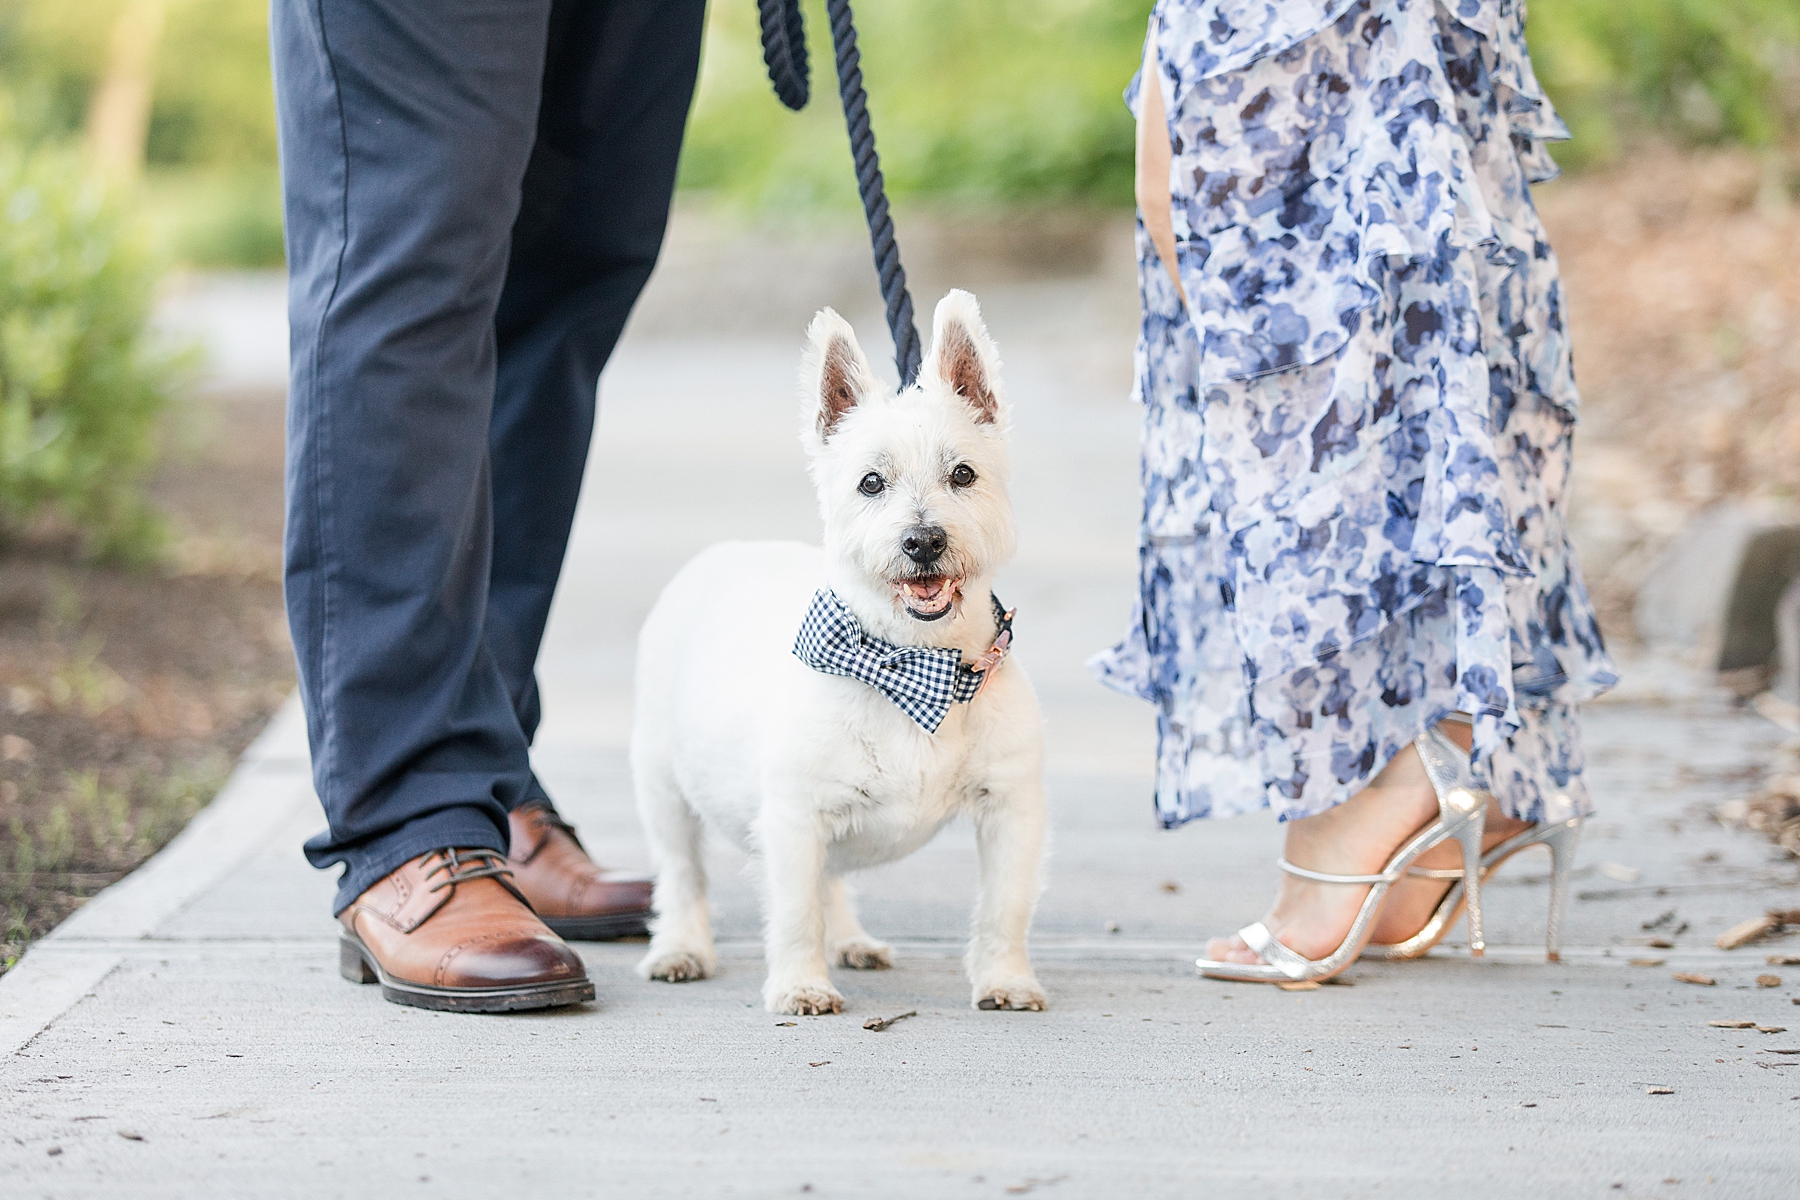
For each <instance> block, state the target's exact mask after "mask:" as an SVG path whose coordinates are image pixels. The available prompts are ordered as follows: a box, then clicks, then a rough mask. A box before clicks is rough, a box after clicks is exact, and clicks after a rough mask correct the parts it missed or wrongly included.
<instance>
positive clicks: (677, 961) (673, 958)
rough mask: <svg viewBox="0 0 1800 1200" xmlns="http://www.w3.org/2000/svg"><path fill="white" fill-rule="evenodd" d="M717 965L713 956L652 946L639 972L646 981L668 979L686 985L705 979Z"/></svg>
mask: <svg viewBox="0 0 1800 1200" xmlns="http://www.w3.org/2000/svg"><path fill="white" fill-rule="evenodd" d="M715 965H716V964H715V963H714V961H713V958H712V955H710V954H707V953H704V952H703V951H699V950H690V949H688V948H686V947H682V946H657V945H654V944H653V945H651V947H650V953H648V954H646V955H644V958H643V961H641V962H640V963H638V965H637V972H638V974H639V975H642V976H643V977H644V978H645V979H666V980H667V981H668V982H670V983H686V982H687V981H688V980H690V979H705V978H706V977H707V976H709V975H711V974H712V973H713V968H714V966H715Z"/></svg>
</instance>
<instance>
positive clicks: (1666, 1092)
mask: <svg viewBox="0 0 1800 1200" xmlns="http://www.w3.org/2000/svg"><path fill="white" fill-rule="evenodd" d="M1644 1093H1645V1094H1646V1095H1650V1096H1673V1095H1674V1094H1675V1089H1674V1088H1672V1087H1662V1086H1660V1085H1653V1086H1651V1087H1647V1088H1645V1089H1644Z"/></svg>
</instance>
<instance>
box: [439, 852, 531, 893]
mask: <svg viewBox="0 0 1800 1200" xmlns="http://www.w3.org/2000/svg"><path fill="white" fill-rule="evenodd" d="M431 857H434V858H436V859H437V861H436V862H435V863H433V864H432V865H431V866H428V867H426V868H425V878H426V880H428V881H429V880H430V879H431V877H432V876H433V875H437V874H439V873H440V872H447V874H446V875H445V877H444V878H443V879H440V880H438V882H436V883H434V884H432V885H431V887H430V888H428V889H426V890H428V891H433V892H440V891H443V890H444V889H445V888H447V887H455V886H456V885H457V884H459V883H468V882H469V881H470V880H473V879H498V880H500V882H501V883H503V884H506V886H507V890H508V891H512V890H513V888H512V885H511V883H510V882H509V881H510V880H511V877H512V870H511V868H509V867H508V866H507V865H506V859H504V858H503V857H501V856H500V855H499V854H498V853H497V852H495V851H493V850H459V849H457V848H456V847H454V846H448V847H445V848H444V849H442V850H436V851H433V852H432V855H431Z"/></svg>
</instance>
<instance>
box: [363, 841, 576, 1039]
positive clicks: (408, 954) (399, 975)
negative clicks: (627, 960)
mask: <svg viewBox="0 0 1800 1200" xmlns="http://www.w3.org/2000/svg"><path fill="white" fill-rule="evenodd" d="M509 874H510V872H508V871H507V869H506V863H505V860H503V859H502V858H501V857H500V856H499V855H498V854H496V853H495V852H494V851H492V850H455V849H445V850H434V851H432V852H431V853H430V854H424V855H421V856H419V857H418V858H415V859H413V860H412V861H411V862H409V863H406V864H404V865H402V866H401V867H400V868H399V869H397V870H396V871H394V872H393V874H391V875H389V876H388V877H387V878H385V879H383V880H382V881H381V882H380V883H377V884H376V885H375V886H374V887H372V888H370V889H369V890H368V891H366V892H364V893H363V894H362V895H360V896H358V897H357V898H356V902H355V903H354V904H352V905H351V906H350V907H349V908H346V909H345V910H344V911H343V913H342V914H341V915H340V916H339V918H338V919H339V920H340V921H341V922H343V926H344V936H343V939H342V943H341V945H340V947H339V953H338V970H339V973H341V974H342V975H343V977H344V978H345V979H348V980H349V981H350V982H351V983H379V984H381V994H382V996H383V997H384V998H385V999H388V1000H391V1001H393V1002H394V1003H395V1004H410V1005H412V1006H413V1007H414V1008H435V1009H444V1010H447V1011H450V1012H517V1011H519V1010H520V1009H527V1008H555V1007H557V1006H559V1005H563V1004H580V1003H581V1002H582V1001H584V1000H592V999H593V998H594V985H593V982H592V981H591V980H589V979H588V977H587V968H585V967H584V966H582V963H581V959H580V957H579V956H578V955H576V953H575V952H574V951H573V950H571V949H569V947H568V946H567V945H565V944H564V943H563V941H562V939H561V938H559V937H557V936H556V935H555V934H554V933H552V932H550V930H549V929H547V928H545V927H544V923H543V922H542V921H540V920H538V919H537V917H536V916H535V915H533V914H532V911H531V908H530V906H529V905H527V904H526V903H525V899H524V897H522V896H521V895H519V893H518V891H517V890H516V889H515V888H514V886H513V885H512V883H511V881H510V880H509V879H508V878H507V876H508V875H509Z"/></svg>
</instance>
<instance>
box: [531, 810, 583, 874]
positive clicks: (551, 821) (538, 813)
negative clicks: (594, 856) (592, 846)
mask: <svg viewBox="0 0 1800 1200" xmlns="http://www.w3.org/2000/svg"><path fill="white" fill-rule="evenodd" d="M524 811H525V812H526V813H527V814H529V815H528V817H527V818H526V819H527V820H529V821H530V822H531V823H532V824H533V825H534V826H536V827H537V828H540V829H542V830H543V831H544V836H543V837H542V838H540V839H538V844H537V845H535V846H533V847H532V848H531V853H529V854H527V855H526V856H525V857H524V858H522V859H520V860H519V863H520V865H522V866H529V865H530V864H531V862H532V861H533V860H534V859H536V858H537V856H538V855H540V854H542V853H543V852H544V850H545V849H546V848H548V847H549V845H550V836H551V834H553V833H555V832H556V831H557V830H559V829H560V830H561V831H562V832H564V833H566V834H568V835H569V840H570V841H571V842H574V843H575V845H576V846H577V847H578V848H580V849H581V850H582V851H583V852H585V851H586V850H587V847H586V846H583V845H582V844H581V838H580V837H579V836H577V835H576V833H575V827H574V826H573V825H571V824H569V823H568V822H567V821H565V820H563V819H562V816H561V814H559V813H558V812H557V811H556V810H555V809H552V808H546V807H545V806H543V805H541V804H532V805H527V806H526V808H525V809H524Z"/></svg>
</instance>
